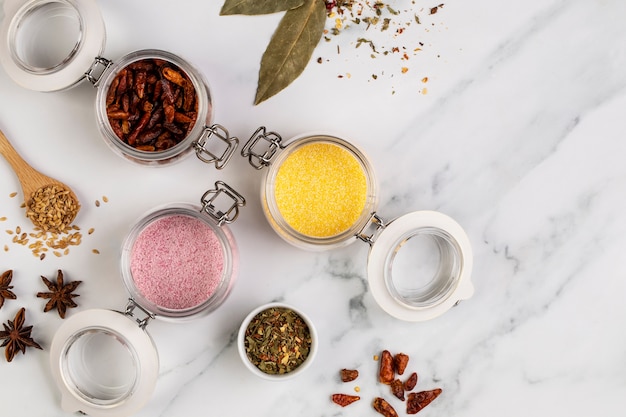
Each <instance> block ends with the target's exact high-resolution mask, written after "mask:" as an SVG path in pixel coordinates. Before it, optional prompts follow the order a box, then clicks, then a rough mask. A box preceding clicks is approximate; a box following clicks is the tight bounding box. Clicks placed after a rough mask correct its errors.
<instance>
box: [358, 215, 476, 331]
mask: <svg viewBox="0 0 626 417" xmlns="http://www.w3.org/2000/svg"><path fill="white" fill-rule="evenodd" d="M472 263H473V261H472V248H471V244H470V241H469V238H468V237H467V235H466V233H465V231H464V230H463V229H462V228H461V226H460V225H459V224H458V223H457V222H456V221H454V220H453V219H451V218H450V217H448V216H446V215H444V214H442V213H439V212H435V211H416V212H412V213H409V214H405V215H404V216H401V217H399V218H397V219H395V220H393V221H392V222H390V223H389V224H388V225H386V226H385V227H384V228H383V229H382V230H381V232H380V233H379V234H378V236H377V237H376V239H375V242H374V243H373V244H372V247H371V249H370V253H369V258H368V263H367V273H368V281H369V287H370V290H371V292H372V295H373V297H374V299H375V300H376V302H377V303H378V304H379V305H380V307H381V308H382V309H383V310H385V311H386V312H387V313H389V314H390V315H392V316H394V317H396V318H398V319H401V320H406V321H424V320H429V319H432V318H435V317H437V316H439V315H441V314H443V313H445V312H446V311H448V310H449V309H450V308H451V307H453V306H454V305H455V304H456V303H457V302H459V301H460V300H464V299H467V298H469V297H471V296H472V294H473V293H474V287H473V285H472V283H471V282H470V275H471V271H472Z"/></svg>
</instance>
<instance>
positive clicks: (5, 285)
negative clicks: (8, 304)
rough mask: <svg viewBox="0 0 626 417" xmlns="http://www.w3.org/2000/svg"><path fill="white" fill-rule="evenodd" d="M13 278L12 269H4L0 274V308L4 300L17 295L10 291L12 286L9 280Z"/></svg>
mask: <svg viewBox="0 0 626 417" xmlns="http://www.w3.org/2000/svg"><path fill="white" fill-rule="evenodd" d="M12 279H13V270H11V269H9V270H8V271H4V272H3V273H2V275H1V276H0V308H2V306H3V305H4V300H9V299H10V300H15V299H16V298H17V297H16V296H15V294H14V293H13V291H11V288H13V286H12V285H9V284H11V280H12Z"/></svg>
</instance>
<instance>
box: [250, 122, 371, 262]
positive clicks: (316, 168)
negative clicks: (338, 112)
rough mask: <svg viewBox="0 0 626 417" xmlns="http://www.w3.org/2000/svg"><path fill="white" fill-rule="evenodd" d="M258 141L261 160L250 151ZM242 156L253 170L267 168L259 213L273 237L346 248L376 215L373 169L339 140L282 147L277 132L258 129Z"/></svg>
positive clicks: (312, 246)
mask: <svg viewBox="0 0 626 417" xmlns="http://www.w3.org/2000/svg"><path fill="white" fill-rule="evenodd" d="M260 140H263V141H267V142H266V143H267V144H269V148H268V149H267V151H266V152H265V153H266V154H265V156H264V155H257V154H255V153H254V152H255V151H254V150H253V148H254V147H255V145H257V144H259V143H258V142H259V141H260ZM259 145H261V144H259ZM242 154H243V155H244V156H247V157H248V158H249V160H250V162H251V164H252V165H253V166H255V167H256V168H258V169H260V168H263V167H266V166H267V167H268V172H267V175H266V176H265V177H264V181H263V184H262V187H261V194H262V195H261V201H262V206H263V212H264V214H265V216H266V217H267V220H268V221H269V223H270V225H271V226H272V228H273V229H274V230H275V231H276V232H277V233H278V235H280V236H281V237H282V238H283V239H285V240H286V241H287V242H289V243H291V244H293V245H295V246H298V247H301V248H303V249H308V250H326V249H332V248H336V247H340V246H344V245H347V244H349V243H351V242H353V241H354V240H355V236H356V235H357V234H358V232H359V230H361V229H362V228H363V227H364V226H365V225H366V224H367V223H368V222H369V219H370V217H371V214H372V213H373V212H374V211H375V208H376V203H377V185H376V180H375V178H374V171H373V169H372V167H371V165H370V163H369V161H368V159H367V158H366V156H365V155H364V154H363V152H361V151H360V150H359V149H358V148H357V147H356V146H354V145H352V144H350V143H349V142H347V141H345V140H343V139H341V138H338V137H335V136H330V135H312V136H304V137H299V138H295V139H293V140H291V141H290V142H289V143H288V144H287V145H284V144H283V143H282V140H281V139H280V137H279V136H278V135H277V134H276V133H272V132H269V133H268V132H267V131H265V130H264V128H261V129H260V130H259V131H257V133H255V135H254V136H253V137H252V139H251V141H249V142H248V143H247V144H246V147H245V148H244V150H243V151H242ZM270 160H271V163H270Z"/></svg>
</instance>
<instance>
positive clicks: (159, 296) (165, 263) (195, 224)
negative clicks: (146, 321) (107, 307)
mask: <svg viewBox="0 0 626 417" xmlns="http://www.w3.org/2000/svg"><path fill="white" fill-rule="evenodd" d="M130 269H131V273H132V276H133V280H134V282H135V285H136V286H137V289H138V290H139V292H140V293H141V294H142V295H143V296H144V297H145V298H146V299H148V300H149V301H151V302H153V303H155V304H156V305H157V306H159V307H164V308H169V309H174V310H181V309H186V308H190V307H194V306H197V305H198V304H201V303H203V302H204V301H206V300H208V299H209V298H210V297H211V295H213V293H214V292H215V290H216V288H217V287H218V285H219V284H220V281H221V279H222V273H223V270H224V253H223V250H222V245H221V243H220V241H219V239H218V237H217V236H216V235H215V232H214V231H213V230H212V229H211V228H210V227H209V226H208V225H207V224H205V223H203V222H202V221H201V220H198V219H195V218H193V217H189V216H183V215H173V216H168V217H162V218H160V219H158V220H156V221H154V222H152V223H151V224H149V225H148V226H147V227H146V228H145V229H144V230H143V231H142V232H141V233H140V234H139V236H138V237H137V240H136V241H135V244H134V245H133V248H132V252H131V258H130Z"/></svg>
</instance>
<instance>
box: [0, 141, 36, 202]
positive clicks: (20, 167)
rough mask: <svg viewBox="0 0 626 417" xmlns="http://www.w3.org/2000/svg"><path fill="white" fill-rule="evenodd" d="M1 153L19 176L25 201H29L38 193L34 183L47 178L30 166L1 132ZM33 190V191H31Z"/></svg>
mask: <svg viewBox="0 0 626 417" xmlns="http://www.w3.org/2000/svg"><path fill="white" fill-rule="evenodd" d="M0 153H1V154H2V156H4V159H6V160H7V162H8V163H9V164H10V165H11V167H13V170H14V171H15V175H17V177H18V179H19V180H20V183H21V185H22V191H23V192H24V199H25V200H26V199H28V198H29V197H30V194H31V193H32V192H34V191H36V188H37V186H36V185H35V187H31V186H30V185H29V184H31V183H32V182H33V181H35V182H36V183H39V182H41V181H42V179H44V178H45V176H44V175H43V174H42V173H41V172H39V171H37V170H36V169H35V168H33V167H32V166H30V165H29V164H28V162H26V161H25V160H24V159H22V157H21V156H20V154H19V153H18V152H17V151H16V150H15V148H13V145H11V143H10V142H9V140H8V139H7V137H6V136H4V133H2V131H1V130H0ZM44 181H45V180H44ZM31 188H33V189H31Z"/></svg>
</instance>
